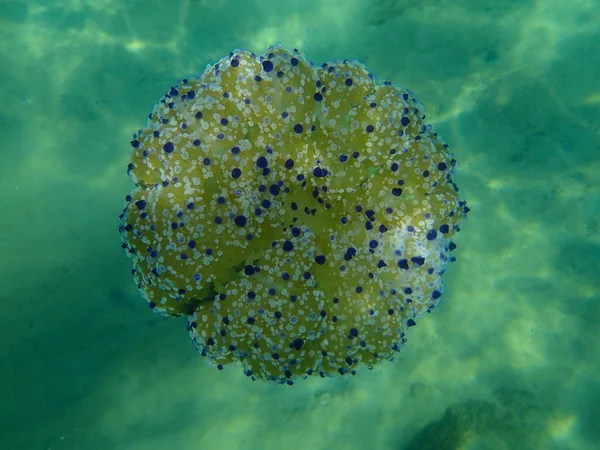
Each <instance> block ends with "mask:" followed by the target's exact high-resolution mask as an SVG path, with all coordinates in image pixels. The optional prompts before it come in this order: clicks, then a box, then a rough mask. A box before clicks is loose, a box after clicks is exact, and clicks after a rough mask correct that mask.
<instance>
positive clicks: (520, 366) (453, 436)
mask: <svg viewBox="0 0 600 450" xmlns="http://www.w3.org/2000/svg"><path fill="white" fill-rule="evenodd" d="M277 42H281V43H282V44H284V45H285V46H289V47H296V48H298V49H300V50H301V51H303V52H304V53H306V55H307V57H308V58H309V59H310V60H312V61H315V63H321V62H324V61H328V60H333V59H338V60H340V59H345V58H347V59H357V60H359V61H361V62H363V63H364V64H365V65H366V66H367V67H368V68H369V69H370V70H372V71H373V72H374V73H375V74H377V76H378V77H379V78H380V79H388V80H391V81H392V82H393V83H395V84H398V85H400V86H403V87H406V88H409V89H411V90H412V91H413V92H414V93H415V96H416V97H417V98H418V99H419V101H420V102H421V103H423V105H424V106H425V110H426V112H427V115H428V121H429V122H430V123H432V125H433V126H434V128H435V130H436V131H437V132H439V134H440V135H441V136H443V137H444V139H445V140H446V141H447V142H448V143H449V145H450V148H451V149H452V151H453V152H454V157H455V158H456V160H457V161H458V165H457V167H456V171H455V180H456V182H457V184H458V185H459V186H460V188H461V191H460V193H461V196H462V198H464V199H466V200H467V201H468V203H469V206H470V208H471V212H470V215H469V218H468V220H467V221H466V223H465V224H464V226H463V229H462V231H461V232H460V233H459V234H458V235H457V237H456V239H455V241H456V243H457V245H458V248H457V249H456V251H455V252H454V254H455V256H456V257H457V261H456V263H453V264H451V265H450V266H449V268H448V271H447V273H446V274H445V275H444V281H445V285H446V290H445V292H444V296H443V298H442V302H441V304H440V305H439V307H438V308H436V309H435V310H434V312H432V313H431V314H427V315H425V316H424V317H421V318H420V319H419V320H418V326H416V327H413V328H411V330H410V331H409V335H408V343H407V345H406V346H405V347H404V348H403V349H402V351H401V352H399V353H398V355H397V357H396V358H395V360H394V361H393V362H382V363H380V364H379V365H377V366H376V367H375V368H374V369H373V370H372V371H368V370H361V371H359V373H358V374H357V375H356V376H354V377H352V376H344V377H333V378H319V377H316V376H313V377H310V378H309V379H307V380H305V381H302V382H298V383H296V384H295V385H294V386H285V385H284V386H281V385H276V384H268V383H265V382H260V381H255V382H253V381H251V380H249V379H248V378H246V377H245V376H244V374H243V373H242V371H241V368H240V367H236V366H231V367H227V368H226V369H225V370H223V371H218V370H216V368H215V367H213V366H209V365H208V364H205V362H204V361H203V360H202V358H201V357H200V356H199V355H198V354H197V352H196V351H195V349H194V348H193V346H192V345H191V343H190V339H189V337H188V335H187V333H186V330H185V327H186V321H185V319H183V318H178V319H166V318H162V317H159V316H158V315H155V314H152V313H151V311H150V310H149V309H148V305H147V303H146V302H145V301H144V300H143V299H142V298H141V297H140V295H139V293H138V292H137V289H136V286H135V285H134V283H133V281H132V277H131V272H130V271H131V262H130V260H128V259H127V258H126V257H125V256H124V254H123V251H122V249H121V247H120V245H121V240H120V236H119V232H118V225H119V223H118V215H119V213H120V212H121V208H122V205H123V199H124V197H125V195H126V194H127V193H128V192H129V191H130V190H131V188H132V184H131V180H130V179H129V177H128V176H127V173H126V167H127V164H128V162H129V155H130V149H131V146H130V141H131V137H132V134H133V133H134V132H136V131H137V130H138V129H140V128H143V127H144V126H145V125H146V117H147V114H148V113H150V111H151V110H152V107H153V105H154V104H155V103H156V102H157V101H158V100H159V99H160V97H161V96H162V95H163V94H164V93H165V92H166V91H167V90H168V88H169V87H170V86H171V85H172V84H173V83H175V82H176V81H177V80H179V79H181V78H183V77H186V76H190V75H193V74H199V73H201V72H203V71H204V69H205V67H206V65H207V64H211V63H214V62H216V61H217V60H218V59H219V58H221V57H223V56H225V55H227V54H228V53H229V52H230V51H232V50H234V49H236V48H245V49H249V50H252V51H254V52H256V53H258V54H260V53H263V52H264V51H265V50H266V48H267V47H268V46H269V45H270V44H274V43H277ZM599 42H600V2H598V1H594V0H571V1H561V0H523V1H509V0H422V1H418V2H415V1H408V0H370V1H368V0H347V1H333V0H303V1H297V0H287V1H282V2H277V1H275V0H269V1H266V0H262V1H261V0H255V1H245V0H240V1H234V0H184V1H179V0H173V1H160V0H146V1H141V0H124V1H118V0H87V1H86V0H55V1H49V0H0V102H1V104H2V109H0V230H1V231H0V286H2V290H1V291H0V302H1V314H0V448H1V449H7V450H13V449H14V450H17V449H27V450H29V449H32V450H33V449H43V450H50V449H52V450H60V449H85V450H96V449H107V450H108V449H127V450H129V449H132V450H138V449H139V450H142V449H143V450H160V449H182V450H188V449H189V450H192V449H225V450H229V449H231V450H236V449H244V450H263V449H264V450H268V449H284V448H285V449H346V450H359V449H382V450H387V449H390V450H392V449H393V450H419V449H423V450H426V449H427V450H428V449H432V450H434V449H435V450H437V449H440V450H442V449H447V450H452V449H462V450H480V449H481V450H487V449H490V450H495V449H511V450H516V449H524V450H529V449H552V450H554V449H556V450H558V449H573V450H587V449H590V450H592V449H597V448H600V444H599V442H600V418H599V417H600V367H599V363H598V361H599V358H598V355H600V339H599V334H598V323H600V305H599V300H600V298H599V297H600V258H598V255H599V254H600V83H599V81H598V80H600V58H599V57H598V55H599V54H598V43H599Z"/></svg>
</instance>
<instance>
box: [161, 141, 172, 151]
mask: <svg viewBox="0 0 600 450" xmlns="http://www.w3.org/2000/svg"><path fill="white" fill-rule="evenodd" d="M163 150H164V151H165V153H173V150H175V146H174V145H173V143H172V142H167V143H166V144H165V145H163Z"/></svg>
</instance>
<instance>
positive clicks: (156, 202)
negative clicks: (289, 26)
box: [119, 45, 469, 385]
mask: <svg viewBox="0 0 600 450" xmlns="http://www.w3.org/2000/svg"><path fill="white" fill-rule="evenodd" d="M455 164H456V161H455V160H454V159H453V155H452V153H451V151H450V149H449V147H448V145H447V144H446V143H445V142H444V141H443V140H442V139H441V138H440V136H438V134H437V133H435V132H434V131H433V129H432V127H431V125H428V124H427V123H426V122H425V113H424V110H423V106H422V105H421V104H420V103H419V102H418V101H417V100H416V99H415V98H414V96H413V94H412V93H411V92H410V91H408V90H406V89H403V88H400V87H397V86H395V85H393V84H392V83H390V82H388V81H379V80H378V79H377V78H376V77H375V76H374V75H373V73H371V72H370V71H369V70H368V69H367V68H366V67H365V66H364V65H363V64H361V63H359V62H357V61H348V60H343V61H332V62H327V63H324V64H321V65H319V66H315V65H314V64H313V63H312V62H310V61H309V60H307V58H306V56H305V55H304V54H303V53H302V52H300V51H298V50H297V49H288V48H285V47H283V46H281V45H275V46H272V47H270V48H269V49H268V50H267V51H266V52H265V53H264V54H263V55H256V54H254V53H251V52H249V51H246V50H235V51H233V52H231V53H230V54H229V55H228V56H226V57H224V58H222V59H221V60H219V61H218V62H217V63H216V64H214V65H209V66H208V67H207V68H206V70H205V71H204V73H202V74H201V75H199V76H195V77H190V78H186V79H183V80H181V81H179V82H178V83H176V84H175V85H174V86H172V87H171V88H170V89H169V91H168V92H167V93H166V94H165V95H164V96H163V97H162V98H161V99H160V102H159V103H158V104H156V105H155V107H154V109H153V111H152V112H151V114H149V116H148V125H147V126H146V128H144V129H141V130H138V132H137V133H135V134H134V135H133V138H132V140H131V160H130V163H129V165H128V167H127V170H128V173H129V175H130V176H131V179H132V181H133V185H134V186H133V188H132V190H131V192H130V193H129V194H128V195H127V196H126V197H125V203H124V208H123V211H122V214H121V215H120V227H119V231H120V233H121V240H122V248H123V249H124V251H125V253H126V254H127V255H128V256H129V257H130V258H131V261H132V263H133V269H132V273H133V278H134V280H135V283H136V285H137V288H138V289H139V291H140V293H141V296H142V297H143V298H144V299H145V300H146V301H147V303H148V305H149V307H150V309H152V310H153V311H154V312H156V313H159V314H161V315H164V316H182V315H183V316H186V317H187V319H188V320H187V331H188V332H189V334H190V337H191V340H192V342H193V344H194V346H195V347H196V348H197V350H198V351H199V353H200V354H201V355H202V356H203V357H204V358H205V359H206V360H207V361H209V362H210V363H212V364H214V365H215V366H217V368H218V369H219V370H222V369H223V368H224V367H225V366H227V365H229V364H231V363H236V362H238V363H241V366H242V368H243V371H244V374H245V375H246V376H247V377H249V378H251V379H253V380H267V381H272V382H275V383H280V384H289V385H291V384H294V383H295V382H297V381H298V380H302V379H306V378H307V377H309V376H311V375H319V376H321V377H329V376H338V375H354V374H356V373H357V370H358V369H359V368H360V367H368V368H372V367H374V366H375V365H376V364H377V363H378V362H380V361H383V360H390V359H392V358H393V357H394V355H395V354H396V353H397V352H398V351H399V350H400V349H401V348H402V347H403V346H404V344H405V342H406V340H407V333H408V329H409V328H411V327H413V326H415V325H416V320H417V319H418V317H419V316H421V315H422V314H423V313H425V312H431V311H432V310H433V309H434V308H435V306H436V305H437V304H438V302H439V301H440V298H441V296H442V293H443V291H444V288H443V284H442V275H443V273H444V272H445V270H446V268H447V266H448V264H449V263H450V262H452V261H453V260H454V257H453V256H452V255H451V252H452V250H454V248H455V244H454V243H453V240H452V239H453V237H454V236H455V235H456V233H457V232H458V231H459V230H460V227H461V225H462V223H463V221H464V220H465V218H466V216H467V213H468V211H469V209H468V207H467V205H466V202H465V201H463V200H460V198H459V196H458V187H457V185H456V184H455V182H454V180H453V171H454V167H455Z"/></svg>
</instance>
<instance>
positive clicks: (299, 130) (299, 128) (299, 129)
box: [294, 123, 304, 134]
mask: <svg viewBox="0 0 600 450" xmlns="http://www.w3.org/2000/svg"><path fill="white" fill-rule="evenodd" d="M294 131H295V132H296V133H298V134H300V133H302V131H304V127H303V126H302V124H301V123H297V124H296V125H294Z"/></svg>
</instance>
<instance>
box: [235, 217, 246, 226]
mask: <svg viewBox="0 0 600 450" xmlns="http://www.w3.org/2000/svg"><path fill="white" fill-rule="evenodd" d="M235 224H236V225H237V226H238V227H243V226H245V225H246V217H245V216H235Z"/></svg>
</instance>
